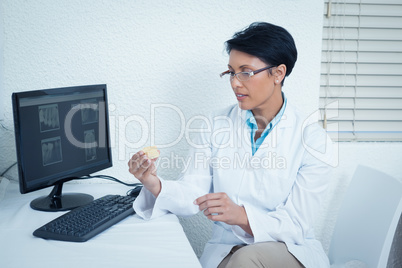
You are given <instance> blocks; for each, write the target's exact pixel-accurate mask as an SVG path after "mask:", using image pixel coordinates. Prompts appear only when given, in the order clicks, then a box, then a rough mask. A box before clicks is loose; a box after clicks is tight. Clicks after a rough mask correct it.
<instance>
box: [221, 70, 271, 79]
mask: <svg viewBox="0 0 402 268" xmlns="http://www.w3.org/2000/svg"><path fill="white" fill-rule="evenodd" d="M273 67H276V66H267V67H264V68H261V69H258V70H255V71H252V72H238V73H237V74H235V73H234V72H231V71H230V70H227V71H226V72H223V73H221V74H220V77H223V76H224V75H226V74H228V75H230V81H233V79H234V77H235V76H236V77H237V79H238V80H239V81H243V82H244V81H248V80H249V79H250V77H252V76H254V75H256V74H258V73H260V72H262V71H265V70H268V69H271V68H273Z"/></svg>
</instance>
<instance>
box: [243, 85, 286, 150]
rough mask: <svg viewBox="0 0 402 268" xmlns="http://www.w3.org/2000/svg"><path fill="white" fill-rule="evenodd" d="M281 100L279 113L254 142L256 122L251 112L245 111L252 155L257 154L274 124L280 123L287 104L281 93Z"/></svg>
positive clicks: (256, 128)
mask: <svg viewBox="0 0 402 268" xmlns="http://www.w3.org/2000/svg"><path fill="white" fill-rule="evenodd" d="M282 98H283V105H282V108H281V109H280V111H279V113H278V114H277V115H276V116H275V117H274V119H272V120H271V122H269V124H268V125H267V126H266V127H265V129H264V131H263V132H262V134H261V137H259V138H258V139H257V140H256V141H254V136H255V133H256V132H257V130H258V126H257V121H256V120H255V117H254V115H253V112H252V111H251V110H247V112H246V122H247V125H248V127H249V128H250V130H251V131H250V133H251V149H252V152H253V155H254V154H255V153H256V152H257V150H258V148H260V146H261V144H262V143H263V141H264V139H265V138H266V137H267V136H268V134H269V133H271V131H272V129H273V128H274V127H275V126H276V124H278V123H279V121H281V118H282V115H283V113H284V112H285V109H286V102H287V98H286V96H285V94H284V93H283V92H282Z"/></svg>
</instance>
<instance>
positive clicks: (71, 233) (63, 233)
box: [33, 195, 135, 242]
mask: <svg viewBox="0 0 402 268" xmlns="http://www.w3.org/2000/svg"><path fill="white" fill-rule="evenodd" d="M134 200H135V197H133V196H121V195H106V196H104V197H101V198H98V199H96V200H94V201H92V202H91V203H89V204H87V205H84V206H82V207H78V208H75V209H73V210H71V211H69V212H67V213H66V214H63V215H62V216H60V217H58V218H56V219H54V220H52V221H51V222H49V223H47V224H45V225H43V226H42V227H40V228H38V229H37V230H35V232H34V233H33V235H34V236H37V237H41V238H45V239H53V240H61V241H71V242H85V241H87V240H89V239H91V238H92V237H94V236H95V235H97V234H99V233H100V232H102V231H104V230H106V229H107V228H109V227H110V226H112V225H114V224H116V223H117V222H119V221H121V220H122V219H124V218H126V217H127V216H129V215H132V214H134V209H133V202H134Z"/></svg>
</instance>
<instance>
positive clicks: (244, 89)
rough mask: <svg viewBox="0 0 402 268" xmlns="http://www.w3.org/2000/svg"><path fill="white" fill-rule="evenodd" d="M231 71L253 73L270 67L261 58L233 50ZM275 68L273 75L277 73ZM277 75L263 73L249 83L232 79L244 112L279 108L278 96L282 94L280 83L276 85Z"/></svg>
mask: <svg viewBox="0 0 402 268" xmlns="http://www.w3.org/2000/svg"><path fill="white" fill-rule="evenodd" d="M228 66H229V71H230V72H234V73H238V72H252V71H255V70H258V69H261V68H264V67H267V66H268V65H267V64H266V63H264V62H263V61H261V60H260V59H259V58H257V57H255V56H252V55H250V54H247V53H244V52H241V51H238V50H234V49H232V50H231V52H230V55H229V64H228ZM275 69H276V68H273V69H271V70H272V73H275ZM275 79H276V78H275V75H271V74H270V73H269V70H265V71H262V72H260V73H257V74H255V75H254V76H252V77H250V79H249V80H248V81H239V80H238V79H237V77H236V76H235V77H233V79H231V82H230V83H231V86H232V89H233V91H234V93H235V95H236V98H237V101H238V103H239V107H240V109H242V110H253V112H254V111H257V110H261V112H263V111H265V110H267V109H268V110H270V107H273V106H277V105H278V104H277V103H276V102H277V101H278V100H281V99H282V97H281V98H280V99H278V94H279V95H280V94H281V86H280V83H276V84H275V82H276V81H275ZM280 105H281V104H280Z"/></svg>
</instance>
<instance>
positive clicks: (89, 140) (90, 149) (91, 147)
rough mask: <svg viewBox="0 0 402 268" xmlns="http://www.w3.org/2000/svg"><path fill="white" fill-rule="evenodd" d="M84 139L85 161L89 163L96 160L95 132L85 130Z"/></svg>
mask: <svg viewBox="0 0 402 268" xmlns="http://www.w3.org/2000/svg"><path fill="white" fill-rule="evenodd" d="M84 139H85V155H86V160H87V161H91V160H95V159H96V139H95V130H93V129H91V130H87V131H85V132H84Z"/></svg>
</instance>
